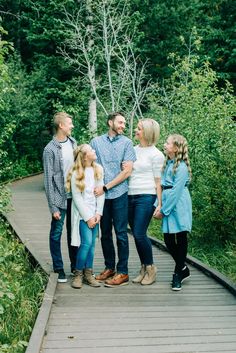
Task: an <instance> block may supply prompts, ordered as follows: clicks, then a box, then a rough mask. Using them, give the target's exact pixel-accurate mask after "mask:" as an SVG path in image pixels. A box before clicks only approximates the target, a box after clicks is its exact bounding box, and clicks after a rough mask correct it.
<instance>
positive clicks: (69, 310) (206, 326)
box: [8, 175, 236, 353]
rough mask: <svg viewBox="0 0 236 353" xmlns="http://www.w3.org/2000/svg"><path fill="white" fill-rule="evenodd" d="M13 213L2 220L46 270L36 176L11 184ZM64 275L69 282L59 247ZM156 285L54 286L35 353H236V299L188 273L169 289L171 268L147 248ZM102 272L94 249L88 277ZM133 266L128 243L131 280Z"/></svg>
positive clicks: (45, 225) (44, 214) (46, 219)
mask: <svg viewBox="0 0 236 353" xmlns="http://www.w3.org/2000/svg"><path fill="white" fill-rule="evenodd" d="M12 191H13V206H14V209H15V211H14V212H12V213H11V214H10V215H9V217H8V219H9V220H10V222H11V224H12V226H13V227H14V228H15V230H16V232H17V233H18V235H19V236H20V237H21V239H22V241H23V242H24V243H25V244H26V245H27V247H28V248H29V250H30V251H31V253H32V254H33V255H34V256H35V257H36V259H37V260H38V261H39V262H40V264H41V266H42V267H43V268H44V269H45V270H46V271H48V272H49V271H50V270H51V259H50V254H49V249H48V232H49V226H50V215H49V211H48V208H47V203H46V198H45V195H44V191H43V184H42V175H39V176H35V177H32V178H27V179H24V180H22V181H18V182H16V183H14V184H13V185H12ZM62 243H63V252H64V259H65V270H66V271H67V273H68V276H69V262H68V256H67V248H66V240H65V236H64V237H63V241H62ZM153 251H154V258H155V262H156V264H157V266H158V280H157V282H156V283H155V284H153V285H152V286H141V285H135V284H132V283H131V282H130V284H129V285H128V286H124V287H121V288H105V287H101V288H91V287H89V286H86V285H84V286H83V288H82V289H81V290H75V289H72V288H71V287H70V281H69V282H68V283H66V284H58V285H57V289H56V292H55V298H54V301H53V305H52V309H51V314H50V318H49V321H48V325H47V328H46V332H45V337H44V341H43V344H42V347H41V352H42V353H75V352H76V353H77V352H78V353H154V352H155V353H167V352H168V353H171V352H172V353H173V352H175V353H177V352H178V353H193V352H205V353H213V352H214V353H215V352H220V353H228V352H234V353H235V352H236V300H235V297H234V296H233V295H232V294H231V293H230V292H228V290H227V289H225V288H224V287H223V286H221V285H220V284H218V283H217V282H216V281H215V280H214V279H212V278H209V277H207V276H206V275H204V274H203V273H202V272H200V271H198V270H197V269H195V268H194V267H190V270H191V274H192V277H191V279H190V280H189V281H186V283H184V284H183V290H182V291H181V292H172V291H171V290H170V280H171V273H172V269H173V262H172V259H171V257H170V256H169V255H168V254H167V253H166V252H163V251H161V250H160V249H158V248H156V247H154V248H153ZM102 269H103V257H102V253H101V247H100V243H99V241H98V243H97V248H96V257H95V264H94V270H95V272H96V273H98V272H100V270H102ZM138 269H139V260H138V256H137V253H136V250H135V247H134V242H133V239H132V237H130V259H129V270H130V277H131V278H132V277H133V276H134V275H136V274H137V272H138ZM35 353H37V352H36V351H35Z"/></svg>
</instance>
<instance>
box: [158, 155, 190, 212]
mask: <svg viewBox="0 0 236 353" xmlns="http://www.w3.org/2000/svg"><path fill="white" fill-rule="evenodd" d="M188 180H189V173H188V169H187V166H186V164H185V163H184V162H183V163H180V165H179V166H178V168H177V170H176V174H175V175H174V176H173V187H172V188H171V189H167V190H163V198H162V199H163V204H162V208H161V210H160V211H161V213H162V214H163V215H164V216H168V215H169V214H170V213H171V211H172V210H173V209H174V207H175V206H176V204H177V202H178V200H179V199H180V196H181V194H182V193H183V191H184V188H185V185H186V183H187V182H188ZM164 193H165V195H164Z"/></svg>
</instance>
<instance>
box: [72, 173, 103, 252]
mask: <svg viewBox="0 0 236 353" xmlns="http://www.w3.org/2000/svg"><path fill="white" fill-rule="evenodd" d="M102 185H103V173H102V177H101V179H99V180H95V178H94V170H93V168H92V167H89V168H85V189H84V191H83V192H81V191H80V190H79V189H78V187H77V186H76V171H74V172H73V174H72V177H71V192H72V205H71V245H73V246H79V245H80V233H79V223H80V220H83V221H85V222H87V221H88V220H89V219H90V218H92V217H93V216H94V215H95V214H96V213H98V214H99V215H101V216H102V214H103V206H104V200H105V195H104V194H103V195H101V196H99V197H96V196H95V195H94V188H95V187H96V186H102Z"/></svg>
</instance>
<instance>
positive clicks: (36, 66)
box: [0, 0, 236, 280]
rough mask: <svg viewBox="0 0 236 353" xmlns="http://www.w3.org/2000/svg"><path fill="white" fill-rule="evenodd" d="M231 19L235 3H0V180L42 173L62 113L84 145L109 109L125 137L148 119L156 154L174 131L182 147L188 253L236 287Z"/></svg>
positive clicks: (154, 228)
mask: <svg viewBox="0 0 236 353" xmlns="http://www.w3.org/2000/svg"><path fill="white" fill-rule="evenodd" d="M235 14H236V2H235V1H233V0H214V1H213V0H191V1H189V0H181V1H179V0H142V1H141V0H132V1H131V0H120V1H118V0H117V1H114V0H101V1H91V0H87V1H85V0H81V1H73V0H48V1H45V0H44V1H43V0H34V1H31V0H24V1H20V0H15V1H6V0H5V1H4V0H0V16H1V28H0V32H1V33H0V35H1V41H0V88H1V89H0V115H1V120H0V178H1V179H0V180H1V183H4V182H7V181H9V180H12V179H14V178H17V177H22V176H25V175H28V174H31V173H34V172H38V171H40V170H42V151H43V148H44V146H45V145H46V144H47V142H48V141H49V140H50V139H51V136H52V126H51V125H52V124H51V122H52V116H53V114H54V113H55V112H56V111H58V110H64V111H66V112H68V113H69V114H71V115H72V116H73V117H74V125H75V129H74V136H75V138H76V139H77V141H78V142H79V143H82V142H88V141H89V139H90V137H91V136H92V135H93V134H95V133H99V134H100V133H102V132H104V131H105V129H106V123H105V121H106V113H107V112H108V111H111V110H122V111H124V112H125V114H126V116H127V120H128V127H127V135H129V136H131V137H132V135H133V129H134V128H135V125H136V123H137V120H138V118H139V117H152V118H154V119H156V120H157V121H158V122H159V123H160V125H161V138H160V141H159V144H158V147H159V148H160V149H162V146H163V142H164V140H165V139H166V137H167V136H168V134H169V133H172V132H177V133H181V134H183V135H184V136H185V137H186V138H187V139H188V142H189V149H190V161H191V165H192V169H193V178H192V183H191V186H190V191H191V195H192V200H193V220H194V223H193V231H192V234H191V236H190V243H191V244H190V252H191V254H193V255H194V256H196V257H198V258H201V259H203V260H204V261H205V262H208V263H210V264H211V265H212V266H214V267H217V268H219V269H220V270H221V271H222V272H224V273H226V274H227V275H229V276H231V278H233V279H234V280H235V279H236V274H235V267H236V262H235V261H236V260H235V259H236V245H235V244H236V241H235V240H236V234H235V225H236V222H235V209H236V207H235V206H236V187H235V179H236V169H235V167H236V153H235V115H236V114H235V113H236V106H235V88H236V76H235V67H236V47H235V43H236V19H235ZM0 199H1V202H0V210H1V211H4V210H5V209H6V207H7V204H8V201H9V194H8V191H7V189H6V187H5V186H4V185H3V184H1V187H0ZM150 232H151V234H153V235H155V236H158V237H161V234H160V230H159V223H157V222H155V223H154V222H153V223H152V225H151V227H150ZM229 261H230V265H229Z"/></svg>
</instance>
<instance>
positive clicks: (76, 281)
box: [71, 270, 83, 289]
mask: <svg viewBox="0 0 236 353" xmlns="http://www.w3.org/2000/svg"><path fill="white" fill-rule="evenodd" d="M82 282H83V271H79V270H75V272H74V277H73V280H72V282H71V287H73V288H76V289H79V288H82V284H83V283H82Z"/></svg>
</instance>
